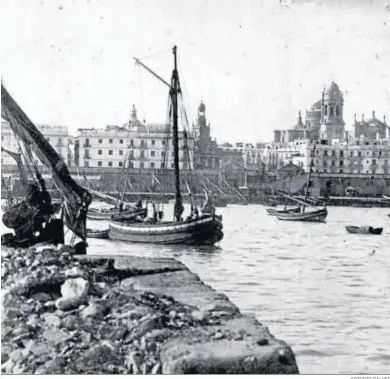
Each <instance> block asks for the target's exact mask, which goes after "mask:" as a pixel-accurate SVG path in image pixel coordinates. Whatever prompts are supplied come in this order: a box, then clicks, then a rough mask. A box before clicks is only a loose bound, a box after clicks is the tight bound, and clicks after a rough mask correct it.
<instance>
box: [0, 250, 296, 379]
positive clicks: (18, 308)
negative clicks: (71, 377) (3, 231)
mask: <svg viewBox="0 0 390 379" xmlns="http://www.w3.org/2000/svg"><path fill="white" fill-rule="evenodd" d="M73 253H74V251H72V249H71V248H69V247H61V248H59V249H57V248H54V247H50V246H40V247H37V248H30V249H24V250H23V249H18V250H15V249H7V248H2V290H3V291H2V292H3V296H2V307H3V308H2V315H3V317H2V340H1V343H2V349H1V362H2V372H3V373H7V374H11V373H14V374H32V373H35V374H103V373H110V374H114V373H117V374H127V373H145V374H147V373H155V374H158V373H164V374H181V373H185V374H194V373H205V374H211V373H219V374H224V373H231V374H234V373H249V374H296V373H298V367H297V363H296V360H295V356H294V353H293V351H292V350H291V348H290V347H289V346H288V345H287V344H286V343H285V342H283V341H280V340H278V339H276V338H275V337H274V336H272V334H271V333H270V332H269V330H268V328H267V327H265V326H264V325H262V324H261V323H260V322H258V321H257V320H256V319H255V318H253V317H250V316H246V315H243V314H241V312H240V311H239V309H238V308H237V307H236V306H235V305H234V304H232V303H231V302H230V301H229V299H228V298H227V297H226V296H225V295H222V294H220V293H217V292H216V291H214V290H213V289H212V288H211V287H209V286H207V285H205V284H204V283H203V282H202V281H201V280H200V279H199V277H198V276H197V275H195V274H193V273H192V272H190V271H189V270H188V269H187V268H186V267H185V266H184V265H183V264H182V263H180V262H178V261H176V260H174V259H150V258H139V257H109V258H106V257H101V256H99V257H95V256H82V257H76V256H74V255H73Z"/></svg>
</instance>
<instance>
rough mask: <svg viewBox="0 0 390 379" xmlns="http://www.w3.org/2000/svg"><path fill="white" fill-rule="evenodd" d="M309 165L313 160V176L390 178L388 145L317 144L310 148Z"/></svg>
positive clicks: (358, 142)
mask: <svg viewBox="0 0 390 379" xmlns="http://www.w3.org/2000/svg"><path fill="white" fill-rule="evenodd" d="M306 154H307V157H308V162H307V165H309V164H310V162H311V160H313V172H317V173H319V174H357V175H363V176H364V175H381V174H382V175H388V174H389V173H390V171H389V167H390V164H389V162H390V144H389V142H388V141H367V140H362V141H357V142H356V143H354V144H348V143H346V142H345V143H338V144H333V145H328V144H317V145H316V150H315V153H314V156H313V145H310V146H307V153H306Z"/></svg>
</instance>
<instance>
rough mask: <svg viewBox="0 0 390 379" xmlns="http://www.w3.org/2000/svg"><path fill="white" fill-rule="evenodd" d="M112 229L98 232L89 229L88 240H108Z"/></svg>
mask: <svg viewBox="0 0 390 379" xmlns="http://www.w3.org/2000/svg"><path fill="white" fill-rule="evenodd" d="M109 231H110V229H105V230H96V229H87V238H99V239H104V240H106V239H108V234H109Z"/></svg>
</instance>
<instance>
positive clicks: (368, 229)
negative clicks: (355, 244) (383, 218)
mask: <svg viewBox="0 0 390 379" xmlns="http://www.w3.org/2000/svg"><path fill="white" fill-rule="evenodd" d="M345 229H347V231H348V233H352V234H376V235H379V234H382V232H383V228H373V227H372V226H346V227H345Z"/></svg>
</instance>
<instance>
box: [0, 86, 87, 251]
mask: <svg viewBox="0 0 390 379" xmlns="http://www.w3.org/2000/svg"><path fill="white" fill-rule="evenodd" d="M1 117H2V118H3V119H4V120H6V121H8V122H9V124H10V127H11V130H12V132H13V134H14V136H15V138H16V141H17V143H18V146H19V148H20V150H21V151H22V153H23V156H24V159H25V160H26V161H27V162H29V166H28V167H31V169H30V171H31V172H30V174H31V176H32V180H33V182H32V183H31V184H29V183H27V181H26V182H25V185H26V193H27V195H26V198H25V200H22V201H21V202H19V203H18V204H16V205H12V206H11V207H9V208H8V209H7V211H6V212H5V213H4V214H3V223H4V225H5V226H6V227H7V228H9V229H13V230H14V233H7V234H6V235H3V236H2V245H6V246H11V247H29V246H33V245H35V244H37V243H40V242H44V243H54V244H58V243H61V244H63V243H64V242H65V238H64V234H65V233H64V226H67V228H69V230H70V231H72V232H73V233H74V235H73V237H72V239H71V245H73V244H74V243H75V241H76V237H78V238H79V239H80V240H81V241H79V242H78V243H77V244H76V245H74V246H75V248H76V252H78V253H85V252H86V250H85V248H86V246H87V244H86V238H87V232H86V214H87V211H88V207H89V204H90V203H91V201H92V197H91V195H90V194H89V192H88V191H87V190H85V189H84V188H83V187H81V186H79V185H78V184H77V183H76V182H75V181H74V180H73V178H72V177H71V175H70V173H69V170H68V167H67V166H66V164H65V162H64V160H63V159H62V158H61V157H60V156H59V155H58V154H57V152H56V151H55V150H54V148H53V147H52V146H51V145H50V143H49V142H48V141H47V139H46V138H45V137H44V136H43V135H42V133H41V132H40V131H39V130H38V129H37V128H36V126H35V125H34V124H33V123H32V122H31V121H30V119H29V118H28V117H27V115H26V114H25V113H24V111H23V110H22V109H21V108H20V106H19V105H18V104H17V103H16V101H15V100H14V99H13V98H12V96H11V95H10V94H9V92H8V91H7V89H6V88H5V86H4V85H3V83H1ZM33 153H34V154H35V156H36V157H38V158H39V159H40V161H41V162H42V163H43V164H44V165H45V166H46V167H48V168H49V169H50V170H51V173H52V177H53V180H54V183H55V185H56V187H57V189H58V190H59V192H60V193H61V197H62V198H63V203H62V207H61V208H62V210H61V212H60V215H56V213H58V209H57V207H56V206H53V204H52V201H51V197H50V194H49V192H48V191H47V189H46V183H45V181H44V179H43V177H42V175H41V173H40V172H39V170H38V167H37V165H36V161H35V157H34V155H33ZM19 171H20V167H19Z"/></svg>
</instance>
